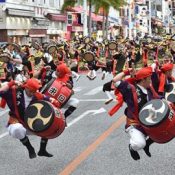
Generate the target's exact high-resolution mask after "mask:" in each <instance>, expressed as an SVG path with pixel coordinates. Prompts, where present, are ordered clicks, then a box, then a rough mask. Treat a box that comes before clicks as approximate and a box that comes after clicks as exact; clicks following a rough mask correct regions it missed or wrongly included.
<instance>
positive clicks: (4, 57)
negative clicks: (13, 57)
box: [0, 53, 10, 63]
mask: <svg viewBox="0 0 175 175" xmlns="http://www.w3.org/2000/svg"><path fill="white" fill-rule="evenodd" d="M9 61H10V55H9V54H8V53H3V54H1V55H0V62H4V63H7V62H9Z"/></svg>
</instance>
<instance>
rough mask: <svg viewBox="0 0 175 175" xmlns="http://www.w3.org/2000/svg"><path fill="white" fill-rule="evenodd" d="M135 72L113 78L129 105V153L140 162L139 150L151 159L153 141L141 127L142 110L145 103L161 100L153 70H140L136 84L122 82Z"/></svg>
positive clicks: (129, 70)
mask: <svg viewBox="0 0 175 175" xmlns="http://www.w3.org/2000/svg"><path fill="white" fill-rule="evenodd" d="M132 71H133V69H132V68H130V69H128V70H127V71H124V72H121V73H119V74H117V75H116V76H115V77H114V78H113V84H114V86H115V87H116V88H117V90H118V91H119V92H120V93H121V94H122V96H123V100H124V101H125V102H126V104H127V108H126V109H125V115H126V117H127V121H126V125H125V128H126V133H128V134H129V136H130V143H129V151H130V154H131V157H132V158H133V159H134V160H139V159H140V155H139V153H138V151H139V150H141V149H143V150H144V151H145V153H146V154H147V156H149V157H151V153H150V152H149V146H150V144H151V143H153V141H152V140H151V139H150V138H148V139H147V135H146V133H145V132H144V130H143V128H142V127H141V125H140V122H139V120H138V117H139V116H138V115H139V111H140V109H141V108H142V107H143V105H144V104H145V103H147V102H148V101H149V100H151V99H154V98H159V96H158V95H157V94H156V92H155V91H154V89H153V88H152V86H151V85H150V84H151V75H152V68H151V67H145V68H142V69H140V70H139V71H138V72H137V73H136V74H135V82H134V83H132V84H131V83H129V82H128V81H127V80H122V79H123V78H124V77H125V76H126V75H129V74H130V73H131V72H132Z"/></svg>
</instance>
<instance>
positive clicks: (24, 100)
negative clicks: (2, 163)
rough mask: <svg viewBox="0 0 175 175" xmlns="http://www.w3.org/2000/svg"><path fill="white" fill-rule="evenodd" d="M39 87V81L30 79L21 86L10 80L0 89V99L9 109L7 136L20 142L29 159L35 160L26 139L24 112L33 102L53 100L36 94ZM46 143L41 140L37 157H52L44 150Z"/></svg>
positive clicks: (34, 154) (33, 152)
mask: <svg viewBox="0 0 175 175" xmlns="http://www.w3.org/2000/svg"><path fill="white" fill-rule="evenodd" d="M15 85H17V86H15ZM40 87H41V85H40V83H39V81H38V80H37V79H34V78H32V79H28V80H27V82H26V83H25V84H23V85H22V84H21V83H20V82H18V81H13V80H12V81H10V82H8V84H7V85H5V86H3V87H1V88H0V97H2V98H3V99H5V100H6V102H7V105H8V107H9V109H10V112H9V115H10V117H9V121H8V125H7V129H8V132H9V135H11V136H12V137H14V138H16V139H18V140H20V141H21V143H22V144H23V145H24V146H26V148H27V150H28V153H29V158H30V159H32V158H35V157H36V153H35V150H34V148H33V146H32V145H31V143H30V141H29V138H28V137H27V129H26V127H25V124H24V122H23V117H24V111H25V109H26V108H27V107H28V105H29V104H30V103H31V102H33V101H35V100H38V99H39V100H42V99H43V100H47V101H49V100H50V101H51V100H53V99H51V98H49V97H46V96H44V95H42V94H40V93H39V92H37V91H38V89H39V88H40ZM47 142H48V139H45V138H41V142H40V150H39V152H38V156H45V157H52V156H53V155H52V154H50V153H48V152H47V150H46V145H47Z"/></svg>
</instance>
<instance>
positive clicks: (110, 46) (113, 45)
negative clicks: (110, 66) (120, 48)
mask: <svg viewBox="0 0 175 175" xmlns="http://www.w3.org/2000/svg"><path fill="white" fill-rule="evenodd" d="M108 47H109V50H117V43H116V42H115V41H111V42H109V44H108Z"/></svg>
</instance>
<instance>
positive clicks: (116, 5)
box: [62, 0, 125, 38]
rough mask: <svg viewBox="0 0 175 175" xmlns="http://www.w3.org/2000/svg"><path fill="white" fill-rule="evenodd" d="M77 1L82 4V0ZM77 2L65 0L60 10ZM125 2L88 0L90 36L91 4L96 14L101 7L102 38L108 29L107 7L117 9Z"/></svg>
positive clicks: (117, 0) (89, 30)
mask: <svg viewBox="0 0 175 175" xmlns="http://www.w3.org/2000/svg"><path fill="white" fill-rule="evenodd" d="M79 3H80V4H81V5H82V4H83V0H79ZM76 4H77V1H76V0H74V1H73V0H65V1H64V4H63V6H62V11H64V10H66V9H68V8H70V7H74V6H75V5H76ZM124 4H125V0H88V5H89V18H88V33H89V36H91V28H92V19H91V14H92V6H94V7H95V13H96V14H98V12H99V9H100V8H103V21H105V22H103V38H106V37H107V30H108V14H109V9H110V7H111V6H112V7H113V8H114V9H117V10H118V9H119V8H120V7H121V6H122V5H124ZM105 19H106V20H105Z"/></svg>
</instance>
